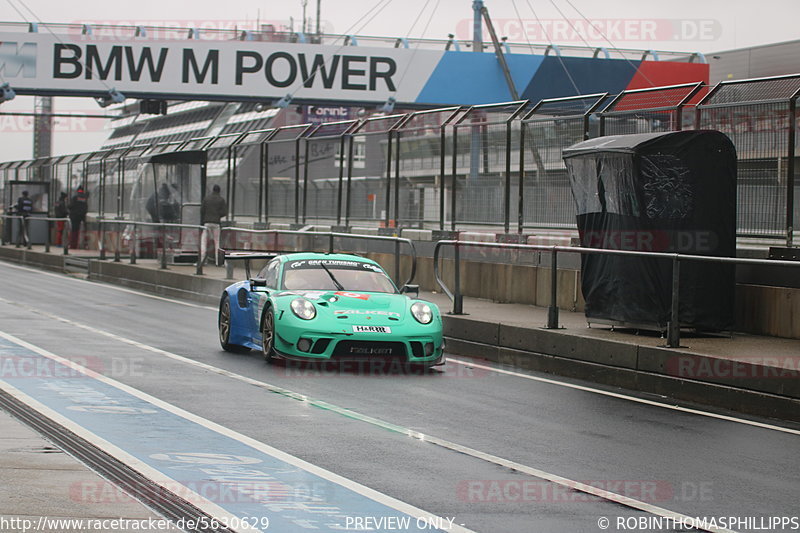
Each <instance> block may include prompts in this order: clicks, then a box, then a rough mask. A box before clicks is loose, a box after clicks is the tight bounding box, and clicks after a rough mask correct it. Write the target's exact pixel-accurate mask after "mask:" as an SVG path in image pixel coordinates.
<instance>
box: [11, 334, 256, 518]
mask: <svg viewBox="0 0 800 533" xmlns="http://www.w3.org/2000/svg"><path fill="white" fill-rule="evenodd" d="M0 337H2V338H4V339H6V340H8V341H11V342H13V343H15V344H18V345H20V346H23V347H25V348H27V349H29V350H32V351H34V352H36V353H38V354H39V355H42V356H44V357H48V358H50V359H53V360H54V361H57V362H59V363H62V364H64V365H67V366H69V367H70V368H72V369H74V370H76V371H78V372H81V373H83V374H86V375H87V376H89V377H92V378H95V379H98V380H101V381H104V382H106V383H109V384H112V385H113V382H112V381H113V380H111V379H109V378H105V376H102V375H101V374H98V373H97V372H94V371H92V370H90V369H88V368H85V367H82V366H80V365H78V364H76V363H73V362H72V361H70V360H68V359H64V358H63V357H59V356H57V355H55V354H52V353H50V352H47V351H46V350H43V349H41V348H39V347H38V346H34V345H33V344H30V343H28V342H25V341H24V340H22V339H19V338H17V337H14V336H13V335H9V334H8V333H5V332H4V331H0ZM102 378H105V379H102ZM0 389H3V390H4V391H5V392H7V393H8V394H10V395H11V396H13V397H14V398H16V399H17V400H19V401H20V402H22V403H24V404H26V405H28V406H30V407H32V408H33V409H35V410H36V411H38V412H39V413H41V414H42V415H44V416H46V417H47V418H49V419H50V420H52V421H54V422H55V423H56V424H58V425H60V426H62V427H64V428H66V429H68V430H69V431H71V432H72V433H74V434H76V435H78V436H79V437H81V438H82V439H84V440H85V441H87V442H89V443H90V444H91V445H92V446H94V447H96V448H99V449H100V450H102V451H104V452H106V453H107V454H109V455H110V456H112V457H113V458H114V459H116V460H118V461H120V462H122V463H124V464H126V465H128V466H129V467H131V468H132V469H134V470H136V471H137V472H139V473H140V474H141V475H143V476H144V477H146V478H148V479H150V480H151V481H153V482H154V483H156V484H157V485H158V486H160V487H161V488H163V489H164V490H166V491H170V492H171V491H172V490H173V489H174V488H175V487H176V486H179V485H181V483H179V482H178V481H177V480H175V479H173V478H171V477H169V476H167V475H166V474H164V473H162V472H160V471H158V470H156V469H155V468H153V467H151V466H150V465H148V464H147V463H145V462H142V461H140V460H139V459H137V458H136V457H134V456H133V455H130V454H129V453H127V452H126V451H125V450H123V449H122V448H119V447H118V446H115V445H114V444H112V443H110V442H108V441H107V440H105V439H103V438H101V437H98V436H97V435H95V434H94V433H92V432H90V431H88V430H87V429H85V428H84V427H83V426H81V425H80V424H78V423H76V422H73V421H72V420H70V419H69V418H67V417H65V416H63V415H61V414H60V413H58V412H57V411H54V410H53V409H51V408H49V407H47V406H46V405H44V404H43V403H41V402H39V401H38V400H36V399H35V398H33V397H31V396H28V395H27V394H25V393H24V392H22V391H20V390H19V389H17V388H16V387H14V386H13V385H11V384H9V383H7V382H6V381H5V380H2V379H0ZM186 493H187V495H189V494H191V502H192V504H193V505H194V506H196V507H197V508H199V509H200V510H201V511H203V512H205V513H207V514H209V515H210V516H212V517H216V518H219V519H220V520H226V521H227V523H228V524H237V523H242V522H241V521H240V520H236V517H235V516H234V515H232V514H231V513H229V512H228V511H226V510H225V509H223V508H222V507H220V506H218V505H217V504H215V503H213V502H211V501H210V500H208V499H207V498H205V497H204V496H203V495H201V494H200V493H198V492H196V491H194V490H192V488H191V487H189V486H186ZM185 496H186V495H181V497H182V498H184V499H186V497H185ZM144 505H146V504H144ZM242 525H243V526H245V527H244V528H238V529H234V530H235V531H243V532H244V531H247V532H252V531H253V529H250V528H247V524H244V523H242ZM231 529H233V528H231Z"/></svg>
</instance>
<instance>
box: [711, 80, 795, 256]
mask: <svg viewBox="0 0 800 533" xmlns="http://www.w3.org/2000/svg"><path fill="white" fill-rule="evenodd" d="M798 95H800V75H795V76H780V77H776V78H768V79H755V80H744V81H726V82H721V83H720V84H718V85H717V86H716V87H715V88H714V89H712V90H711V91H709V93H708V94H707V95H706V97H705V98H703V100H702V101H701V102H700V103H699V104H698V105H697V123H698V125H699V127H700V128H708V129H716V130H719V131H722V132H723V133H725V134H726V135H727V136H728V137H730V139H731V140H732V141H733V144H734V145H735V146H736V153H737V159H738V166H737V168H738V176H737V189H738V190H737V192H738V202H737V203H738V206H737V230H738V233H739V235H743V236H755V237H772V238H780V239H783V238H785V239H786V242H787V244H789V245H791V244H792V241H793V232H794V228H795V227H796V224H797V220H798V214H797V199H798V196H797V187H796V185H797V180H796V178H795V173H796V166H797V165H796V164H795V153H796V152H795V151H796V145H797V136H796V131H797V121H798V116H797V97H798Z"/></svg>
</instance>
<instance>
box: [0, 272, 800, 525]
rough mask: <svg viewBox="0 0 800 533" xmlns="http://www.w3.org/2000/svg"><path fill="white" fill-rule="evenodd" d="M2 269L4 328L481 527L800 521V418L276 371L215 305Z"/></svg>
mask: <svg viewBox="0 0 800 533" xmlns="http://www.w3.org/2000/svg"><path fill="white" fill-rule="evenodd" d="M0 279H2V291H1V292H0V331H3V332H5V333H8V334H10V335H14V336H16V337H18V338H20V339H23V340H25V341H27V342H29V343H31V344H34V345H36V346H38V347H41V348H43V349H45V350H48V351H50V352H52V353H54V354H57V355H59V356H62V357H65V358H69V359H74V360H77V361H86V360H87V358H88V359H90V360H91V361H93V362H94V364H96V365H99V366H101V367H102V368H103V373H105V374H107V375H109V376H110V377H112V378H114V379H115V380H117V381H120V382H122V383H124V384H126V385H129V386H131V387H134V388H135V389H138V390H140V391H143V392H145V393H147V394H150V395H152V396H155V397H157V398H159V399H160V400H163V401H164V402H168V403H169V404H173V405H175V406H178V407H180V408H182V409H185V410H187V411H189V412H191V413H194V414H196V415H198V416H200V417H203V418H205V419H207V420H210V421H212V422H215V423H217V424H220V425H222V426H225V427H227V428H230V429H232V430H234V431H236V432H239V433H242V434H244V435H247V436H248V437H251V438H253V439H256V440H258V441H260V442H262V443H265V444H268V445H270V446H273V447H275V448H277V449H279V450H282V451H284V452H286V453H289V454H292V455H294V456H296V457H299V458H301V459H303V460H305V461H308V462H310V463H312V464H314V465H317V466H320V467H322V468H325V469H328V470H330V471H332V472H334V473H336V474H339V475H341V476H344V477H345V478H348V479H350V480H353V481H356V482H358V483H361V484H363V485H366V486H367V487H370V488H372V489H375V490H377V491H379V492H381V493H384V494H386V495H388V496H391V497H393V498H397V499H399V500H401V501H403V502H406V503H409V504H412V505H414V506H416V507H419V508H421V509H424V510H425V511H429V512H431V513H435V514H436V515H438V516H441V517H451V518H454V519H455V523H456V524H462V525H463V526H464V527H466V528H468V529H470V530H473V531H476V532H485V533H503V532H508V533H519V532H562V531H563V532H584V531H586V532H598V531H604V530H605V531H682V530H685V529H683V528H682V527H681V526H680V525H679V522H670V521H669V520H667V519H664V517H665V516H667V517H670V516H671V517H673V519H674V518H675V517H676V516H678V515H682V516H685V517H692V518H697V517H707V518H709V519H712V518H713V519H717V520H718V522H717V524H718V525H719V524H728V525H730V524H729V522H725V523H723V522H721V521H720V520H722V519H724V520H728V521H729V520H730V517H736V519H737V520H738V521H735V522H734V523H733V524H732V525H733V526H734V527H729V528H727V529H731V530H735V531H758V530H760V531H763V530H764V524H773V525H774V522H764V520H765V519H766V520H769V519H770V517H792V516H796V515H800V505H798V502H799V501H800V460H798V457H800V431H798V429H800V428H798V427H797V426H791V425H785V426H784V427H783V428H781V427H773V424H775V422H774V421H769V420H758V419H747V420H741V419H739V418H738V417H737V416H736V415H734V414H731V413H722V414H723V415H727V416H729V417H731V418H732V419H728V418H726V417H725V416H722V417H720V416H714V414H712V416H707V415H705V414H701V413H696V412H691V411H687V410H680V409H673V408H671V407H669V406H662V405H654V404H653V403H651V401H656V402H661V399H658V398H647V397H644V396H642V395H639V396H636V397H634V396H631V397H626V396H624V395H626V394H627V393H626V392H625V391H621V390H612V389H601V388H595V386H593V385H591V384H589V383H579V382H576V381H570V380H566V379H561V378H553V377H552V376H547V375H543V374H536V373H526V372H515V371H513V370H512V371H506V372H503V371H495V370H492V369H490V368H489V367H488V366H486V365H485V363H482V362H480V361H470V360H467V359H464V358H460V357H455V356H454V357H452V358H451V360H450V361H449V362H448V364H447V365H446V367H444V368H443V369H439V370H435V371H432V372H429V373H423V374H419V373H413V372H411V373H409V372H404V371H402V370H401V371H390V372H384V371H382V370H383V369H382V368H371V369H362V370H361V371H358V370H353V369H351V368H344V369H319V368H315V367H307V366H306V367H296V366H293V365H290V366H280V365H278V366H272V365H267V364H266V363H265V362H264V360H263V358H262V357H261V354H259V353H255V352H250V353H246V354H230V353H226V352H224V351H222V350H221V348H220V346H219V342H218V338H217V331H216V318H217V312H216V309H215V308H213V307H210V306H204V305H199V304H193V303H187V302H179V301H175V300H168V299H162V298H157V297H153V296H148V295H144V294H140V293H136V292H133V291H129V290H125V289H119V288H116V287H112V286H109V285H104V284H99V283H92V282H87V281H84V280H81V279H77V278H74V277H69V276H65V275H59V274H50V273H44V272H38V271H34V270H29V269H26V268H22V267H16V266H12V265H9V264H5V263H0ZM198 363H200V364H198ZM541 378H544V379H541ZM548 380H552V381H548ZM575 385H583V386H585V387H587V388H588V389H592V390H588V389H584V388H580V387H575ZM608 392H612V393H618V394H619V395H614V394H608ZM642 400H645V401H642ZM665 403H666V404H669V402H668V401H667V402H665ZM579 484H585V485H589V486H592V487H595V488H598V489H600V490H601V491H602V490H605V491H608V492H609V493H613V494H602V493H600V495H592V494H587V493H585V492H582V491H580V490H574V488H575V487H578V488H580V487H582V486H583V485H579ZM570 487H572V488H570ZM595 492H597V491H595ZM618 495H622V496H626V497H628V498H630V500H628V501H623V499H622V498H620V497H618ZM670 513H678V515H674V514H670ZM603 518H607V519H608V521H609V522H608V528H607V529H603V527H602V526H603V525H605V523H604V522H603ZM659 519H660V522H659ZM794 524H795V525H797V522H794ZM798 527H800V525H798ZM784 528H785V530H787V531H789V530H792V529H795V530H796V529H797V528H796V527H795V528H793V527H792V523H791V522H790V523H789V524H788V525H786V526H784ZM721 529H726V528H724V527H723V528H721ZM769 529H773V530H777V531H780V530H781V529H780V528H779V527H777V528H775V527H773V528H769Z"/></svg>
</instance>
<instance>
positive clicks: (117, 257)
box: [114, 224, 122, 263]
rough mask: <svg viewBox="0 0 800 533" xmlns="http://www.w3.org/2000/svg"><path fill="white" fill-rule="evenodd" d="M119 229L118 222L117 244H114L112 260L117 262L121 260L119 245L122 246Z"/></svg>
mask: <svg viewBox="0 0 800 533" xmlns="http://www.w3.org/2000/svg"><path fill="white" fill-rule="evenodd" d="M120 233H121V232H120V230H119V224H118V225H117V244H116V246H114V262H115V263H119V262H120V261H121V259H122V258H121V257H120V246H122V237H120Z"/></svg>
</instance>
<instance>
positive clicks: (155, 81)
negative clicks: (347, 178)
mask: <svg viewBox="0 0 800 533" xmlns="http://www.w3.org/2000/svg"><path fill="white" fill-rule="evenodd" d="M506 61H507V63H508V67H509V70H510V72H511V78H512V79H513V81H514V85H515V86H516V89H517V91H518V93H519V95H520V98H523V99H527V100H531V101H534V102H536V101H538V100H539V99H541V98H551V97H558V96H573V95H575V94H576V90H577V91H579V92H581V93H583V94H590V93H596V92H610V93H617V92H619V91H622V90H624V89H633V88H640V86H641V84H642V83H643V81H642V80H649V79H666V80H668V81H669V83H670V84H676V83H687V82H697V81H705V82H707V81H708V65H705V64H698V63H680V62H668V61H630V60H627V59H603V58H586V57H554V56H542V55H534V54H519V53H517V54H507V55H506ZM644 73H646V75H645V74H644ZM659 73H660V74H659ZM0 74H1V75H2V76H3V78H4V79H5V81H7V82H8V83H9V84H10V86H11V88H13V89H14V91H16V92H17V94H21V95H22V94H36V95H62V96H95V97H97V96H104V95H107V94H108V93H109V90H110V89H112V88H113V89H115V90H116V91H118V92H121V93H122V94H124V95H125V96H126V97H128V98H162V99H184V100H223V101H245V100H254V101H261V102H268V103H271V102H274V101H275V100H278V99H281V98H283V97H285V96H286V95H287V94H291V96H292V99H293V101H295V102H297V103H318V102H326V103H328V104H331V103H341V104H343V105H347V104H348V103H355V104H365V103H376V104H380V103H383V102H386V101H387V100H388V99H389V98H390V97H392V98H394V99H395V101H396V102H397V105H400V106H409V105H414V106H441V105H468V104H486V103H496V102H506V101H509V100H511V99H512V98H511V95H510V91H509V88H508V85H507V82H506V80H505V77H504V75H503V71H502V70H501V67H500V64H499V62H498V60H497V58H496V57H495V54H493V53H473V52H459V51H453V50H451V51H445V50H430V49H427V50H426V49H413V48H411V49H406V48H388V47H386V48H384V47H362V46H337V45H327V44H305V43H284V42H259V41H216V40H215V41H203V40H197V39H187V40H177V39H155V38H153V39H151V38H147V37H129V38H128V39H127V40H126V39H119V38H118V37H115V38H114V39H113V40H111V39H108V38H104V37H101V36H97V37H95V36H92V35H82V34H73V33H64V34H52V33H21V32H19V33H11V32H4V33H0Z"/></svg>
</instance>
